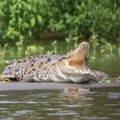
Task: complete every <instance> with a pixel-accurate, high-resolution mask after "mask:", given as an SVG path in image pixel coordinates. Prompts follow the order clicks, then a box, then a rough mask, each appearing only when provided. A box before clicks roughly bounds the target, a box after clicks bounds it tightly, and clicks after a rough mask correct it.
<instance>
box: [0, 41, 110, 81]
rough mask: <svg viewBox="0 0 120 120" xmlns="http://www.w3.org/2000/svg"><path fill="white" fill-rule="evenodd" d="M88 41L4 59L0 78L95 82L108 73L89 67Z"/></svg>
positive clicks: (105, 76)
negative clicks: (56, 52) (56, 50)
mask: <svg viewBox="0 0 120 120" xmlns="http://www.w3.org/2000/svg"><path fill="white" fill-rule="evenodd" d="M89 49H90V44H89V43H88V42H86V41H83V42H81V43H80V44H79V46H78V47H77V48H76V49H74V50H71V51H69V52H68V53H66V54H65V55H36V56H30V57H26V58H24V59H20V60H13V61H4V62H5V63H6V65H7V66H6V67H5V69H4V71H3V72H2V74H1V75H0V79H6V80H11V81H18V82H73V83H86V82H90V81H95V82H98V81H100V80H103V79H105V78H107V77H108V75H107V74H106V73H104V72H100V71H95V70H90V68H89V67H88V64H87V56H88V54H89Z"/></svg>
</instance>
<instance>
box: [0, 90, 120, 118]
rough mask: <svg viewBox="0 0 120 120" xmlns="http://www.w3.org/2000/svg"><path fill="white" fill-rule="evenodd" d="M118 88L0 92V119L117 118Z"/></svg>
mask: <svg viewBox="0 0 120 120" xmlns="http://www.w3.org/2000/svg"><path fill="white" fill-rule="evenodd" d="M119 106H120V89H119V88H102V89H98V88H97V89H96V88H91V89H83V88H80V89H72V88H69V89H68V88H66V89H63V90H33V91H4V92H0V120H23V119H29V120H33V119H37V120H43V119H44V120H46V119H49V120H57V119H58V120H63V119H66V120H68V119H69V120H78V119H80V120H86V119H87V120H93V119H94V120H101V119H104V120H108V119H110V120H111V119H113V120H118V119H119V116H120V107H119Z"/></svg>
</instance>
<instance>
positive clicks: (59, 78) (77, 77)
mask: <svg viewBox="0 0 120 120" xmlns="http://www.w3.org/2000/svg"><path fill="white" fill-rule="evenodd" d="M89 73H90V70H89V69H87V68H85V69H79V70H78V69H76V68H75V67H71V66H69V63H68V61H67V60H64V61H63V66H62V67H61V64H60V65H58V66H57V67H56V71H55V73H54V75H53V78H51V79H53V81H56V82H75V83H83V82H86V81H89Z"/></svg>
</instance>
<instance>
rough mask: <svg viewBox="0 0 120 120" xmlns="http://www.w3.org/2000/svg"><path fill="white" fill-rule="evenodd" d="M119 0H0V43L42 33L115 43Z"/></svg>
mask: <svg viewBox="0 0 120 120" xmlns="http://www.w3.org/2000/svg"><path fill="white" fill-rule="evenodd" d="M119 6H120V1H119V0H59V1H57V2H56V0H0V28H1V29H0V41H2V42H3V41H4V40H6V41H8V40H13V41H18V40H30V39H31V40H34V39H35V38H39V37H40V36H41V34H43V33H45V32H63V33H65V34H66V37H71V36H79V38H81V39H89V38H90V37H91V35H93V34H96V35H97V36H98V38H103V39H105V40H107V41H113V42H117V41H118V40H119V38H120V23H119V21H120V14H119V13H120V7H119Z"/></svg>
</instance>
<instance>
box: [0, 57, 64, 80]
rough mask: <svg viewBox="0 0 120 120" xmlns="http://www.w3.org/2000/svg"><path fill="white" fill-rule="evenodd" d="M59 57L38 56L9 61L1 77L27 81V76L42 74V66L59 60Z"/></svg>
mask: <svg viewBox="0 0 120 120" xmlns="http://www.w3.org/2000/svg"><path fill="white" fill-rule="evenodd" d="M61 57H62V56H61V55H39V56H30V57H27V58H25V59H21V60H16V61H11V62H9V63H8V62H7V63H8V65H7V67H6V68H5V70H4V71H3V73H2V75H10V76H12V77H14V78H17V79H20V80H21V79H24V77H27V79H29V76H31V75H32V74H33V73H37V72H39V73H40V71H41V72H44V71H43V70H44V69H43V68H44V66H49V63H50V62H51V61H54V60H57V59H60V58H61Z"/></svg>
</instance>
